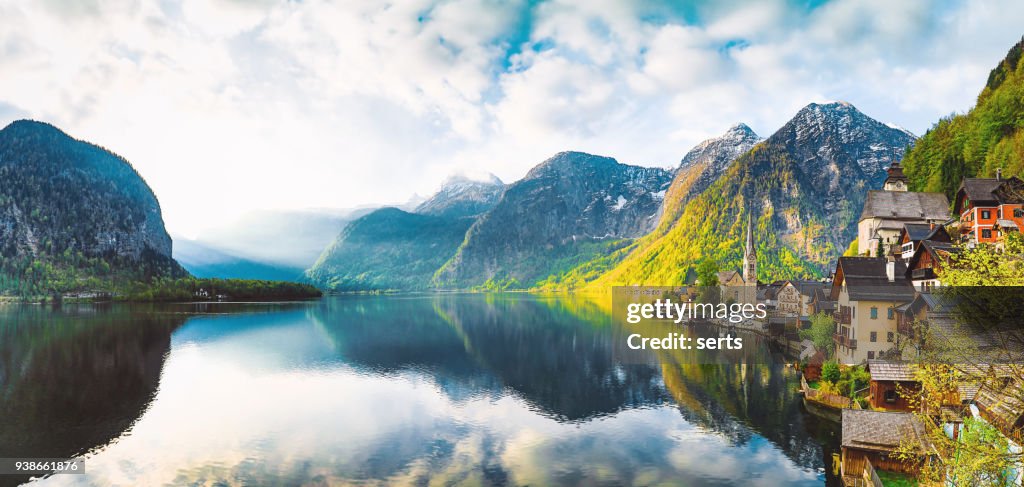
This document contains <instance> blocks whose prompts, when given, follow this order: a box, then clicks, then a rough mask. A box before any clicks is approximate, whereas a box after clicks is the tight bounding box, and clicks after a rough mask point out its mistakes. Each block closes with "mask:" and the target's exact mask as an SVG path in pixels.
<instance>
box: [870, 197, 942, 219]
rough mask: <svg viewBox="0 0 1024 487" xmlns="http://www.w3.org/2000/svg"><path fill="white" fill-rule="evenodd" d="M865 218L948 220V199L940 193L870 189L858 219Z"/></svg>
mask: <svg viewBox="0 0 1024 487" xmlns="http://www.w3.org/2000/svg"><path fill="white" fill-rule="evenodd" d="M866 218H885V219H889V220H918V221H929V220H936V221H946V220H949V200H948V199H946V195H944V194H942V193H917V192H912V191H880V190H871V191H868V194H867V198H865V200H864V210H863V211H861V214H860V219H859V220H858V221H860V220H864V219H866Z"/></svg>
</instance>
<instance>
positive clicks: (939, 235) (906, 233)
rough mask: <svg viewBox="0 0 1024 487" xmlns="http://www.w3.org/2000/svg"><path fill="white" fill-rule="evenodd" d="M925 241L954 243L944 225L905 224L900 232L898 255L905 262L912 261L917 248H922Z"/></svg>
mask: <svg viewBox="0 0 1024 487" xmlns="http://www.w3.org/2000/svg"><path fill="white" fill-rule="evenodd" d="M925 240H931V241H933V242H946V243H949V242H952V241H953V239H952V238H951V237H950V236H949V232H947V231H946V227H945V226H944V225H938V224H935V223H929V224H925V223H904V224H903V229H902V230H900V235H899V237H898V238H897V242H898V243H899V247H898V248H897V250H896V255H897V256H899V258H900V259H901V260H903V262H906V261H908V260H910V258H911V257H913V256H914V252H916V251H917V248H918V247H920V246H921V242H923V241H925Z"/></svg>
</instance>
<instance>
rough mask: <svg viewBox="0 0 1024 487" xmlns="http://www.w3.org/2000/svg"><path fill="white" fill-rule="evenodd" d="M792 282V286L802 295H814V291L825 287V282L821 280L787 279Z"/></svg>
mask: <svg viewBox="0 0 1024 487" xmlns="http://www.w3.org/2000/svg"><path fill="white" fill-rule="evenodd" d="M787 282H788V283H790V284H792V285H793V287H794V288H796V290H797V291H798V292H799V293H800V294H801V295H803V296H807V297H814V293H815V291H817V290H819V289H822V288H824V287H825V283H823V282H821V281H812V280H803V279H794V280H791V281H787Z"/></svg>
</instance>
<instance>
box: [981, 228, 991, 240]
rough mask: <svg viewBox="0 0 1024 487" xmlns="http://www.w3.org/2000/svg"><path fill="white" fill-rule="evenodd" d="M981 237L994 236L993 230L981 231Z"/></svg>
mask: <svg viewBox="0 0 1024 487" xmlns="http://www.w3.org/2000/svg"><path fill="white" fill-rule="evenodd" d="M981 238H992V230H989V229H985V230H982V231H981Z"/></svg>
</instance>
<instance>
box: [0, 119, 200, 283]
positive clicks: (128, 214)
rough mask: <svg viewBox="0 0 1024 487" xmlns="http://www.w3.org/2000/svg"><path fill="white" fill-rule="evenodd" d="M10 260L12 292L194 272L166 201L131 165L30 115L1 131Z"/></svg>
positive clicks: (3, 223) (2, 268)
mask: <svg viewBox="0 0 1024 487" xmlns="http://www.w3.org/2000/svg"><path fill="white" fill-rule="evenodd" d="M0 261H2V262H0V274H3V275H4V276H5V277H2V278H0V288H5V289H7V291H8V292H10V291H12V290H15V289H17V290H18V291H19V292H37V293H42V292H49V291H52V290H53V289H52V288H53V287H60V288H74V287H78V286H85V285H89V284H95V283H94V282H89V283H86V282H84V280H85V279H87V278H89V277H97V276H101V275H106V276H108V277H109V276H110V275H112V274H113V273H122V272H124V273H129V274H132V275H133V276H136V277H141V278H149V277H152V276H155V275H168V276H181V275H185V272H184V270H183V269H181V267H180V266H178V264H177V263H176V262H174V260H173V259H172V258H171V237H170V236H169V235H168V234H167V230H166V229H165V228H164V222H163V217H162V215H161V211H160V204H159V202H158V201H157V199H156V196H155V195H154V194H153V191H152V190H151V189H150V187H149V186H148V185H147V184H146V182H145V181H144V180H143V179H142V177H141V176H139V174H138V173H137V172H136V171H135V169H134V168H132V166H131V164H129V163H128V161H126V160H124V159H123V158H121V157H120V156H117V155H115V154H113V153H111V152H109V151H107V150H105V149H103V148H102V147H99V146H96V145H93V144H90V143H88V142H83V141H80V140H76V139H73V138H71V137H69V136H68V135H67V134H65V133H64V132H62V131H60V130H59V129H57V128H56V127H54V126H52V125H49V124H46V123H41V122H35V121H29V120H19V121H16V122H13V123H11V124H10V125H8V126H7V127H5V128H4V129H3V130H0ZM56 281H60V282H59V283H58V282H56ZM47 287H48V288H49V289H43V288H47ZM29 288H32V289H29Z"/></svg>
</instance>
